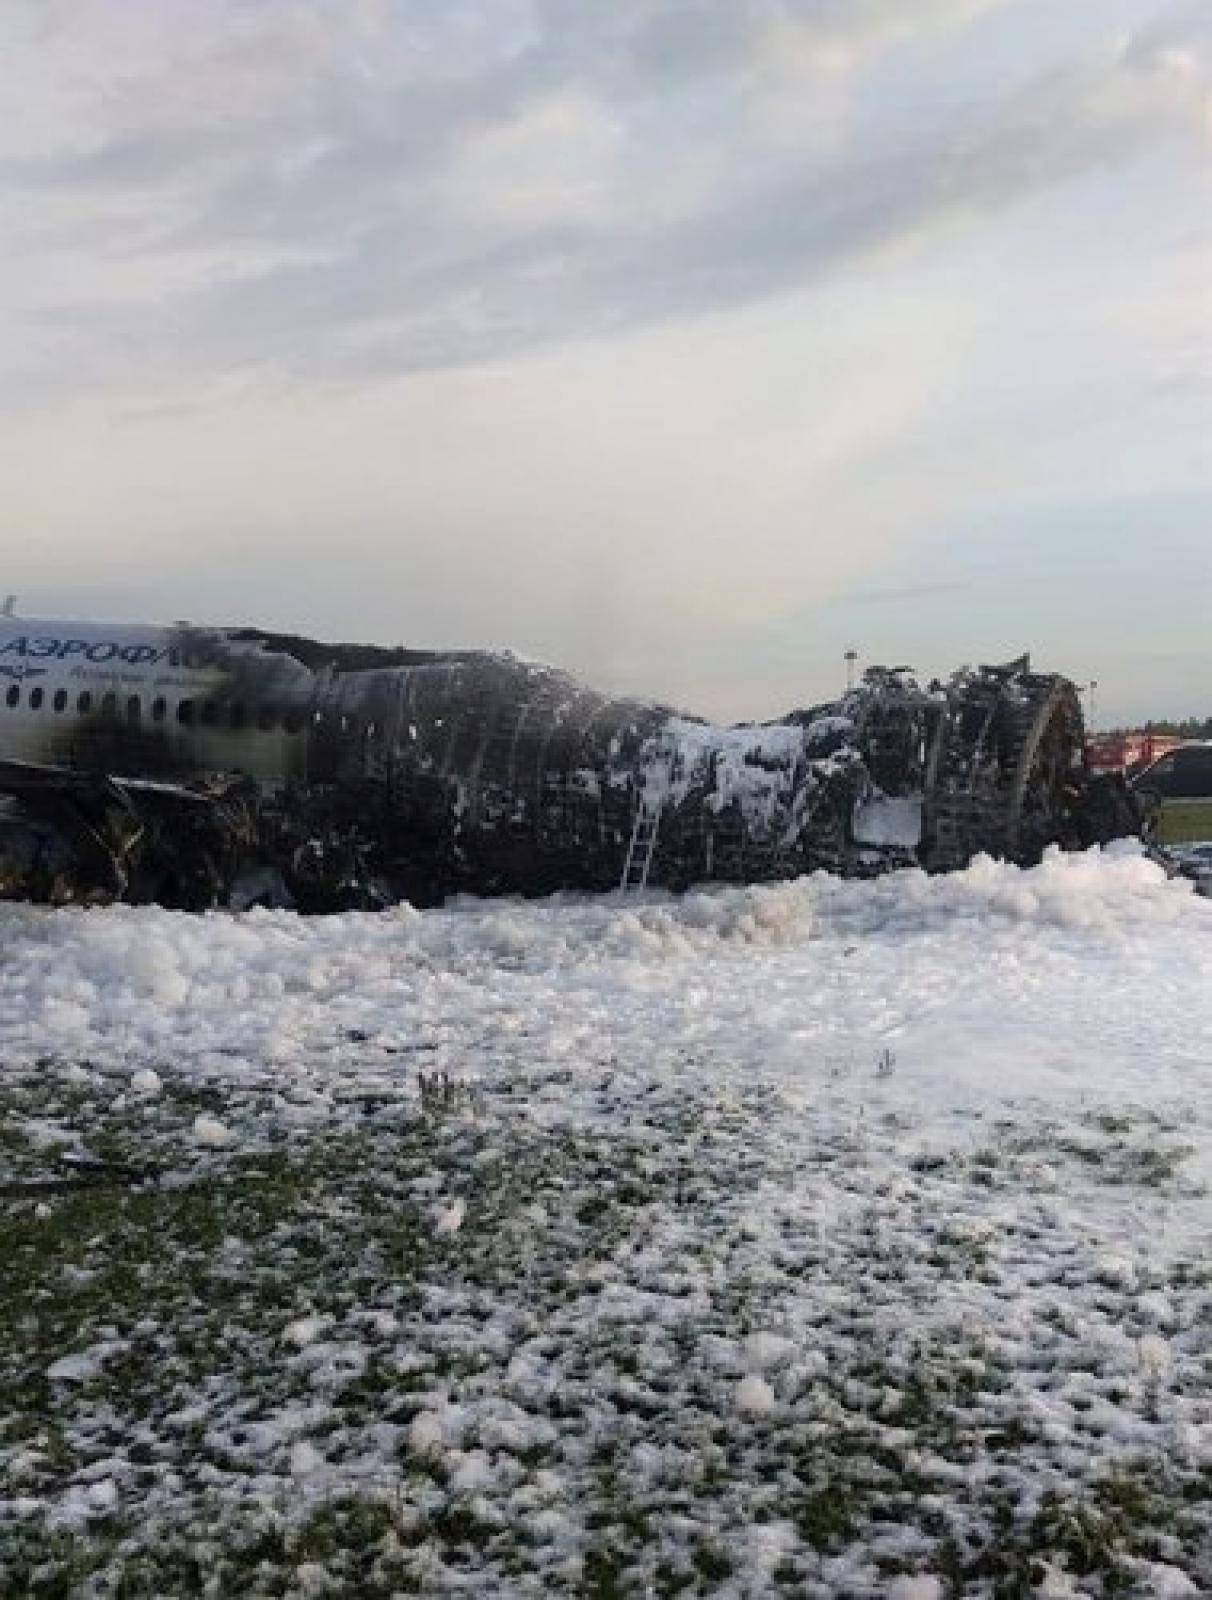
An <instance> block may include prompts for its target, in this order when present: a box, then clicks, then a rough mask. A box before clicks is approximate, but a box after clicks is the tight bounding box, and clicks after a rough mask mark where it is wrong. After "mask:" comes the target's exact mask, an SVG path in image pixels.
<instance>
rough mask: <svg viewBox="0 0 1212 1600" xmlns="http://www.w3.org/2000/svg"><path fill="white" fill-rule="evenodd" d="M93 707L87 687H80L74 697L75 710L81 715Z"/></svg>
mask: <svg viewBox="0 0 1212 1600" xmlns="http://www.w3.org/2000/svg"><path fill="white" fill-rule="evenodd" d="M92 709H93V697H92V695H91V694H90V693H89V691H88V690H87V689H81V691H80V693H79V695H78V696H77V699H76V710H77V711H78V712H79V713H80V715H81V716H84V715H85V714H86V713H87V712H89V711H91V710H92Z"/></svg>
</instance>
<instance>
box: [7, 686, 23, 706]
mask: <svg viewBox="0 0 1212 1600" xmlns="http://www.w3.org/2000/svg"><path fill="white" fill-rule="evenodd" d="M20 699H21V690H20V689H19V688H18V686H17V685H16V684H15V683H14V684H13V686H12V688H11V689H10V690H9V691H8V693H7V694H6V695H5V697H4V703H5V705H6V706H15V705H16V704H17V703H18V701H19V700H20Z"/></svg>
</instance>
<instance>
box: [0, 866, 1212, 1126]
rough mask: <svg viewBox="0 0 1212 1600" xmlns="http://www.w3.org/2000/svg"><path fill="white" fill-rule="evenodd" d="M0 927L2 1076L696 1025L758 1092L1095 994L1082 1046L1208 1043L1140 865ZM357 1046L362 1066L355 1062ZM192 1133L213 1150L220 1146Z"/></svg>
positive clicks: (129, 913) (1181, 887) (295, 1064)
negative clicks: (779, 1080) (1179, 981)
mask: <svg viewBox="0 0 1212 1600" xmlns="http://www.w3.org/2000/svg"><path fill="white" fill-rule="evenodd" d="M0 924H2V925H3V936H4V945H5V963H4V966H3V968H2V969H0V1044H2V1045H3V1047H4V1050H5V1053H6V1056H7V1058H8V1059H10V1060H13V1061H16V1062H20V1061H22V1060H24V1061H30V1060H32V1059H34V1058H36V1057H37V1056H39V1055H44V1054H46V1053H47V1052H51V1053H54V1052H59V1053H61V1054H62V1055H64V1056H65V1057H68V1058H70V1059H80V1057H81V1056H82V1055H84V1054H87V1056H88V1057H89V1059H90V1060H91V1061H94V1062H98V1063H101V1064H108V1063H110V1062H113V1063H120V1064H121V1065H122V1066H123V1067H124V1068H125V1071H126V1072H127V1073H128V1074H129V1072H130V1071H131V1070H133V1069H134V1068H146V1069H147V1070H149V1071H150V1070H154V1071H156V1072H157V1073H159V1074H160V1075H161V1076H162V1077H164V1078H165V1081H168V1078H169V1077H170V1075H171V1074H173V1073H181V1072H185V1073H198V1072H203V1073H205V1074H207V1075H210V1076H216V1075H217V1076H222V1077H226V1078H229V1079H239V1077H240V1075H241V1073H244V1072H254V1071H255V1072H256V1073H259V1074H261V1075H262V1076H264V1075H265V1074H269V1075H271V1076H275V1075H279V1076H281V1077H282V1078H283V1079H288V1078H289V1077H290V1075H291V1074H292V1073H296V1074H306V1075H308V1076H310V1077H312V1078H315V1077H317V1076H320V1077H323V1076H324V1075H325V1074H326V1073H332V1072H336V1071H357V1070H358V1063H359V1061H364V1060H365V1059H366V1057H367V1055H368V1052H370V1053H373V1049H374V1048H375V1047H376V1046H382V1047H383V1048H388V1047H399V1046H401V1045H402V1044H403V1045H406V1046H407V1047H408V1048H410V1049H416V1048H423V1049H425V1050H426V1052H427V1054H426V1055H425V1056H424V1057H421V1058H414V1060H413V1062H412V1064H413V1065H415V1064H416V1060H417V1059H419V1060H421V1062H422V1064H423V1065H425V1066H427V1067H434V1068H441V1067H449V1068H453V1069H458V1068H460V1066H462V1065H464V1064H465V1061H466V1054H465V1048H464V1047H465V1045H466V1041H467V1040H468V1038H469V1037H473V1036H474V1037H475V1038H476V1040H477V1041H482V1040H483V1039H484V1038H485V1037H486V1036H487V1035H489V1034H491V1035H492V1036H493V1037H494V1038H495V1039H498V1040H499V1039H502V1038H511V1037H520V1036H523V1035H527V1034H529V1035H530V1036H531V1037H533V1036H534V1033H535V1030H536V1028H537V1029H538V1030H540V1031H541V1033H542V1036H543V1040H544V1045H543V1048H544V1049H545V1050H547V1051H548V1052H549V1053H552V1054H554V1055H556V1056H559V1055H561V1054H564V1053H566V1054H570V1055H575V1054H576V1053H577V1051H578V1050H580V1049H581V1048H582V1044H581V1043H578V1041H581V1042H582V1043H583V1041H584V1040H585V1039H590V1040H592V1041H594V1042H595V1044H600V1043H601V1041H602V1040H603V1039H605V1038H608V1037H614V1036H618V1037H627V1036H629V1035H630V1033H631V1032H632V1031H635V1032H636V1033H641V1032H643V1033H646V1034H647V1035H649V1036H650V1037H652V1038H653V1039H655V1040H658V1041H659V1040H661V1039H662V1038H669V1037H672V1036H673V1034H675V1033H676V1034H679V1035H682V1036H685V1035H686V1031H687V1027H688V1021H687V1019H688V1018H690V1019H691V1022H690V1024H689V1026H690V1033H691V1035H692V1036H693V1037H694V1038H695V1039H697V1040H698V1041H699V1042H700V1043H704V1044H705V1045H707V1046H709V1047H710V1048H711V1049H712V1050H713V1051H717V1052H719V1051H727V1052H733V1053H734V1054H735V1056H736V1059H737V1061H738V1063H742V1062H743V1063H745V1065H746V1070H751V1069H752V1068H753V1067H754V1065H755V1064H758V1065H761V1066H763V1067H764V1068H768V1067H770V1066H771V1065H777V1064H778V1063H779V1062H787V1061H789V1060H790V1058H791V1057H792V1056H793V1055H794V1053H795V1050H796V1049H797V1048H799V1049H800V1050H801V1054H802V1046H797V1044H796V1041H797V1039H798V1040H802V1039H803V1038H805V1037H807V1036H808V1035H809V1034H811V1035H812V1036H813V1037H815V1038H816V1039H817V1040H818V1043H819V1041H821V1040H822V1039H823V1040H824V1041H825V1042H826V1043H828V1041H829V1040H831V1039H833V1038H836V1039H837V1040H838V1041H839V1043H838V1048H839V1049H841V1048H842V1043H843V1041H844V1042H845V1046H846V1048H848V1049H850V1050H851V1051H852V1052H853V1053H855V1055H856V1057H857V1056H859V1055H862V1054H863V1052H865V1051H867V1050H868V1049H870V1050H872V1051H873V1052H874V1051H875V1050H876V1049H877V1048H878V1049H887V1050H890V1051H891V1052H892V1053H893V1055H896V1053H897V1052H898V1051H899V1050H902V1049H904V1048H905V1047H906V1046H907V1045H912V1044H913V1042H914V1040H915V1039H916V1040H917V1041H919V1042H920V1043H922V1044H924V1043H926V1042H932V1043H933V1044H934V1045H937V1046H946V1047H948V1048H952V1049H954V1048H956V1047H957V1045H959V1044H962V1045H963V1046H964V1049H965V1051H966V1054H967V1057H971V1055H972V1049H971V1046H972V1044H973V1040H974V1036H975V1034H976V1032H977V1031H978V1030H981V1029H984V1030H985V1031H989V1030H990V1029H992V1030H994V1031H995V1032H996V1033H997V1034H998V1036H999V1037H1000V1038H1001V1041H1002V1044H1003V1045H1006V1044H1007V1042H1008V1040H1010V1038H1011V1036H1013V1035H1015V1033H1016V1031H1017V1032H1019V1033H1021V1032H1022V1030H1023V1029H1024V1028H1025V1029H1027V1031H1028V1032H1030V1029H1031V1028H1032V1027H1033V1026H1034V1020H1033V1019H1035V1017H1036V1016H1037V1014H1038V1015H1039V1016H1041V1017H1042V1016H1043V1014H1044V1012H1045V1011H1046V1009H1047V1007H1048V1006H1052V1007H1055V1005H1056V1004H1060V1003H1064V1004H1067V1005H1070V1006H1072V1005H1074V1004H1076V1003H1078V1002H1077V1001H1076V1000H1075V998H1074V995H1073V993H1072V992H1071V991H1072V990H1073V987H1074V985H1075V984H1078V985H1079V986H1080V982H1081V981H1083V975H1084V977H1085V978H1089V979H1092V980H1093V979H1097V981H1098V982H1099V983H1100V985H1101V987H1102V989H1103V990H1104V991H1105V992H1103V993H1101V995H1100V998H1099V1001H1098V1003H1097V1005H1094V1004H1093V1002H1092V1001H1091V999H1090V997H1089V996H1084V997H1082V998H1081V1001H1080V1003H1081V1005H1082V1006H1087V1007H1088V1009H1089V1011H1090V1015H1089V1018H1088V1019H1087V1021H1086V1022H1085V1023H1084V1024H1083V1028H1084V1034H1083V1037H1084V1038H1085V1039H1089V1038H1090V1037H1092V1036H1093V1035H1095V1034H1099V1033H1101V1034H1103V1035H1106V1036H1110V1035H1111V1034H1115V1037H1116V1039H1117V1041H1118V1043H1119V1045H1121V1046H1125V1045H1127V1044H1132V1043H1135V1042H1137V1041H1139V1045H1140V1048H1142V1049H1144V1048H1146V1047H1147V1048H1149V1049H1152V1048H1153V1047H1155V1046H1156V1044H1157V1042H1158V1040H1159V1038H1164V1037H1166V1036H1167V1032H1169V1033H1170V1034H1172V1035H1173V1036H1174V1042H1175V1047H1176V1049H1177V1050H1178V1053H1179V1055H1180V1056H1184V1057H1185V1056H1189V1055H1190V1053H1191V1051H1190V1048H1187V1046H1186V1045H1184V1043H1183V1041H1187V1042H1188V1044H1189V1043H1190V1041H1196V1040H1197V1039H1198V1037H1199V1032H1200V1027H1199V1023H1200V1019H1199V1018H1196V1017H1193V1016H1192V1014H1191V1005H1192V1001H1191V993H1192V991H1191V988H1190V986H1189V985H1188V987H1187V988H1186V989H1184V990H1183V994H1184V999H1183V1001H1182V1007H1181V1009H1178V1010H1176V1009H1175V1008H1174V1007H1169V1008H1168V1007H1167V1005H1166V995H1167V992H1168V987H1169V986H1170V985H1171V984H1172V983H1173V982H1174V980H1175V974H1176V973H1177V972H1179V971H1180V969H1181V973H1183V974H1185V975H1186V977H1187V979H1190V977H1191V976H1192V968H1193V964H1194V967H1195V968H1199V967H1200V963H1201V962H1202V963H1206V962H1207V961H1208V951H1209V948H1210V947H1212V903H1210V902H1208V901H1206V900H1201V899H1199V898H1198V897H1197V896H1195V895H1194V894H1193V893H1192V892H1191V888H1190V886H1189V885H1188V884H1186V883H1184V882H1181V881H1172V880H1167V878H1166V877H1165V875H1164V873H1163V872H1162V871H1161V870H1160V869H1159V868H1158V867H1157V866H1155V865H1154V864H1153V863H1152V862H1151V861H1149V860H1147V859H1146V858H1145V857H1144V856H1143V855H1142V853H1141V852H1140V850H1139V849H1137V848H1136V847H1134V846H1132V845H1121V846H1116V847H1112V848H1110V849H1107V850H1102V851H1098V850H1094V851H1090V852H1088V853H1085V854H1076V855H1064V854H1061V853H1060V852H1055V851H1054V852H1051V853H1050V854H1049V855H1048V856H1047V857H1046V859H1045V860H1044V861H1043V862H1042V863H1041V865H1039V866H1038V867H1035V868H1033V869H1031V870H1029V871H1021V870H1019V869H1017V868H1015V867H1012V866H1007V865H1006V864H1004V863H1000V862H995V861H992V860H989V859H987V858H981V859H978V860H977V861H976V862H974V863H973V865H972V866H971V867H969V868H968V870H967V871H965V872H959V873H954V874H950V875H946V876H939V877H927V876H926V875H925V874H924V873H921V872H914V871H909V872H901V873H896V874H893V875H891V876H889V877H886V878H882V879H877V880H875V881H873V882H857V881H843V880H840V879H837V878H831V877H828V876H826V875H824V874H816V875H814V876H812V877H810V878H801V879H798V880H796V881H794V882H789V883H785V884H777V885H772V886H767V887H750V888H718V887H714V888H710V889H705V890H702V891H699V892H694V893H690V894H687V895H685V896H682V897H680V898H674V897H670V896H665V895H651V896H646V897H640V898H639V899H631V900H623V899H620V898H619V897H617V896H603V897H600V898H597V899H592V898H584V897H581V898H571V897H556V898H555V899H551V900H546V901H538V902H518V901H505V902H503V901H491V902H490V901H463V902H460V903H458V904H456V905H455V906H454V907H452V908H451V909H448V910H443V911H434V912H427V913H424V914H418V913H416V912H415V911H413V910H412V909H411V908H409V907H402V908H400V909H398V910H397V911H393V912H387V913H383V914H381V915H374V916H371V915H348V916H338V917H329V918H312V919H305V918H301V917H298V916H295V915H293V914H292V913H289V912H266V911H255V912H249V913H246V914H243V915H225V914H223V915H220V914H216V915H209V916H187V915H182V914H180V913H171V912H166V911H161V910H158V909H154V908H140V909H133V908H129V907H115V908H111V909H108V910H103V911H97V910H90V911H83V910H62V911H47V910H42V909H36V908H31V907H26V906H13V905H9V906H5V907H3V908H0ZM1113 967H1114V968H1115V969H1116V971H1117V972H1118V976H1117V978H1116V980H1115V984H1114V986H1113V987H1112V986H1109V985H1108V983H1107V981H1106V980H1107V979H1108V977H1110V976H1111V973H1112V968H1113ZM1200 970H1201V971H1202V969H1200ZM1045 979H1046V983H1045ZM1041 983H1044V987H1043V988H1041V987H1040V985H1041ZM1066 985H1067V986H1068V991H1070V992H1069V993H1068V998H1067V999H1065V1000H1063V1001H1062V1000H1061V999H1060V998H1059V996H1060V991H1061V990H1063V989H1065V987H1066ZM1058 986H1059V987H1058ZM1208 987H1209V986H1208V985H1207V984H1206V983H1205V984H1202V985H1200V986H1199V987H1198V989H1197V990H1196V991H1195V992H1197V993H1200V994H1206V993H1207V992H1208ZM999 1007H1000V1010H999V1009H997V1008H999ZM1197 1009H1198V1007H1197ZM1054 1020H1055V1019H1054ZM1206 1020H1207V1024H1209V1025H1212V1016H1209V1017H1208V1018H1207V1019H1206ZM944 1024H945V1026H944ZM940 1029H941V1030H942V1032H941V1033H940ZM351 1037H352V1038H358V1039H361V1040H363V1041H364V1043H363V1045H362V1047H361V1048H359V1049H352V1048H348V1049H345V1048H343V1046H344V1042H345V1041H346V1040H348V1039H349V1038H351ZM1064 1038H1065V1035H1064V1031H1063V1030H1061V1031H1060V1032H1056V1031H1055V1030H1054V1034H1053V1037H1052V1038H1051V1039H1050V1040H1048V1041H1046V1056H1047V1059H1049V1060H1053V1061H1056V1060H1059V1059H1060V1058H1062V1057H1064V1056H1065V1051H1066V1046H1065V1044H1064ZM889 1041H892V1042H891V1043H889ZM830 1048H832V1046H830ZM1014 1048H1015V1049H1017V1048H1018V1045H1017V1044H1016V1045H1015V1046H1014ZM498 1054H500V1052H499V1050H498ZM1032 1060H1033V1061H1035V1063H1036V1065H1038V1053H1034V1054H1033V1055H1032ZM886 1065H887V1067H888V1070H889V1071H892V1070H893V1068H894V1065H895V1063H894V1062H891V1063H886ZM142 1081H144V1082H146V1083H147V1084H149V1085H150V1082H151V1080H150V1078H148V1079H145V1080H142ZM195 1131H196V1133H197V1135H198V1137H199V1138H200V1139H201V1140H202V1141H203V1142H212V1141H211V1139H210V1130H208V1129H206V1128H199V1129H196V1130H195ZM225 1132H226V1130H225ZM213 1142H215V1143H218V1139H217V1138H215V1139H214V1140H213Z"/></svg>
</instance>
